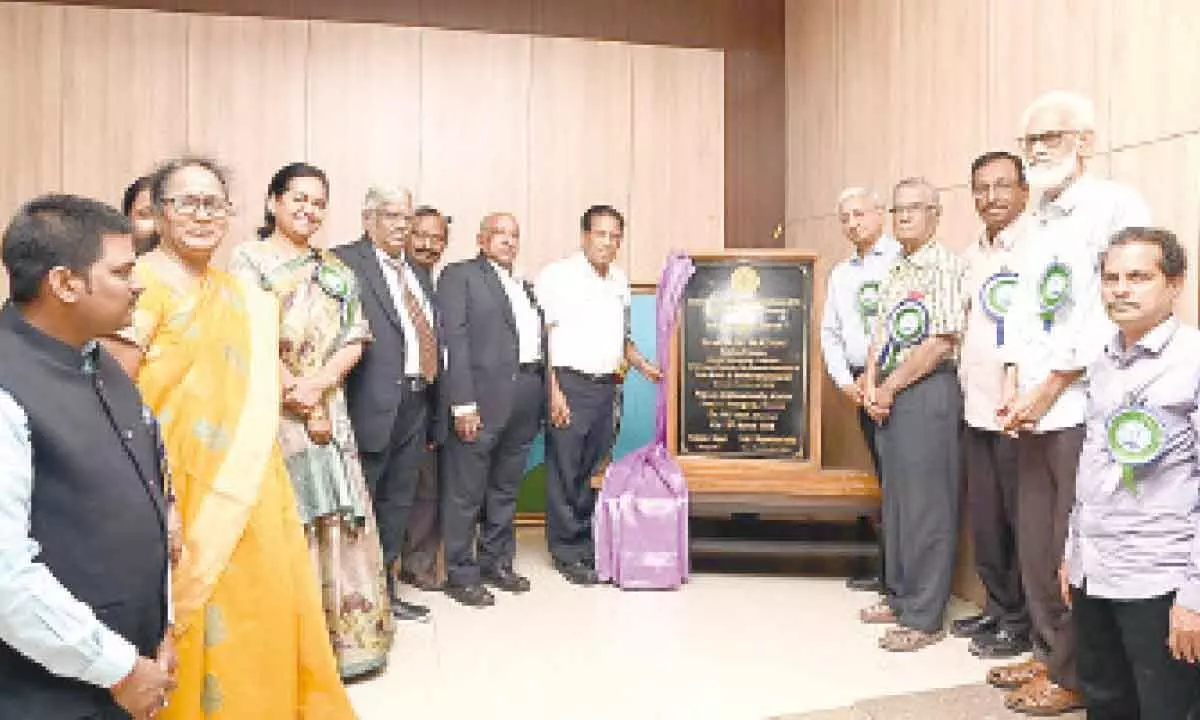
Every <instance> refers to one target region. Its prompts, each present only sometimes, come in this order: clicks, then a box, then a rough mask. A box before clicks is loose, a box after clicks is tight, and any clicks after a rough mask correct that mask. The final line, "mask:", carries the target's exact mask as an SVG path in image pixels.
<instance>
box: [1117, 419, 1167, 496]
mask: <svg viewBox="0 0 1200 720" xmlns="http://www.w3.org/2000/svg"><path fill="white" fill-rule="evenodd" d="M1164 437H1165V432H1164V431H1163V425H1162V423H1161V422H1159V420H1158V418H1157V417H1155V416H1154V413H1152V412H1150V411H1149V410H1147V409H1146V408H1143V407H1139V406H1136V405H1126V406H1123V407H1121V408H1118V409H1117V411H1116V412H1114V413H1113V414H1112V415H1110V416H1109V418H1108V423H1107V425H1106V429H1105V438H1106V439H1107V440H1108V452H1109V455H1111V456H1112V459H1113V460H1115V461H1116V462H1118V463H1120V464H1121V484H1122V485H1124V486H1125V487H1126V489H1128V490H1129V492H1131V493H1132V492H1136V491H1137V483H1136V482H1135V481H1134V477H1133V469H1134V468H1135V467H1138V466H1141V465H1148V464H1150V463H1152V462H1154V461H1155V460H1157V459H1158V456H1159V455H1160V454H1162V451H1163V444H1164V442H1163V441H1164Z"/></svg>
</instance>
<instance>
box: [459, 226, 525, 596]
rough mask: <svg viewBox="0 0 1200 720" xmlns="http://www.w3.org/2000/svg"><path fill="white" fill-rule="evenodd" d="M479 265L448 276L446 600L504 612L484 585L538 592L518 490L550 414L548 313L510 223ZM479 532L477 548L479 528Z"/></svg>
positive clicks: (482, 229)
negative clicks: (522, 535)
mask: <svg viewBox="0 0 1200 720" xmlns="http://www.w3.org/2000/svg"><path fill="white" fill-rule="evenodd" d="M476 239H477V241H478V243H479V255H478V256H476V257H475V258H473V259H471V260H463V261H461V262H457V263H452V264H450V265H448V266H446V269H445V270H443V271H442V274H441V277H439V278H438V289H437V301H438V307H439V308H440V312H441V317H442V330H443V337H444V338H445V347H446V372H445V376H444V377H443V378H442V380H441V382H440V383H439V387H438V390H439V402H441V403H442V405H443V406H444V407H445V413H444V415H445V416H448V417H449V421H450V424H451V427H450V429H449V432H447V433H446V439H445V443H444V444H443V445H442V449H441V453H440V455H439V456H438V464H439V466H440V468H441V480H442V498H441V500H442V506H441V510H442V538H443V542H444V544H445V548H446V586H445V590H446V594H447V595H449V596H450V597H452V598H454V599H455V600H457V601H458V602H460V603H462V604H464V605H470V606H473V607H487V606H490V605H492V604H494V603H495V598H494V597H493V596H492V594H491V592H490V591H489V590H487V588H485V587H484V584H487V585H492V586H494V587H496V588H498V589H500V590H504V591H505V592H510V593H523V592H526V591H527V590H529V579H528V578H526V577H524V576H522V575H519V574H518V573H517V572H516V571H515V570H514V568H513V559H514V557H515V555H516V538H515V535H514V532H513V521H514V520H515V518H516V514H517V490H518V488H519V487H520V484H521V476H522V474H523V472H524V470H525V460H526V456H527V455H528V454H529V447H530V445H531V444H532V443H533V439H534V437H536V436H537V433H538V429H539V428H540V426H541V423H542V418H543V417H544V414H545V412H544V411H545V406H546V384H545V357H546V351H545V346H544V343H543V333H542V326H543V320H542V317H541V310H540V308H538V306H537V304H536V303H535V302H534V299H533V293H532V290H531V289H530V288H529V287H528V286H527V285H526V284H524V283H523V282H522V281H521V280H519V279H518V278H516V277H514V276H513V263H514V261H515V260H516V257H517V251H518V249H519V248H520V243H521V228H520V226H519V225H518V224H517V219H516V218H515V217H513V216H512V215H510V214H508V213H493V214H491V215H488V216H487V217H485V218H484V219H483V222H482V223H480V226H479V234H478V236H477V238H476ZM477 523H478V525H479V528H478V542H476V524H477Z"/></svg>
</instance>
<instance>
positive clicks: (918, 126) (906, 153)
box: [892, 0, 1007, 186]
mask: <svg viewBox="0 0 1200 720" xmlns="http://www.w3.org/2000/svg"><path fill="white" fill-rule="evenodd" d="M900 28H901V29H902V32H903V37H902V39H901V50H902V51H901V53H900V57H899V64H898V66H897V69H896V79H895V82H896V84H895V86H894V88H893V106H892V107H893V111H894V113H895V117H896V119H897V120H898V121H899V125H900V130H899V136H898V138H897V140H898V142H897V144H896V146H895V151H896V153H897V154H898V155H899V160H898V168H897V169H898V172H899V175H901V176H908V175H921V176H924V177H925V178H927V179H928V180H929V181H931V182H932V183H934V184H935V185H939V186H948V185H959V184H965V183H966V182H967V180H968V178H967V175H968V174H969V168H970V163H971V159H972V158H974V157H975V156H976V155H977V154H978V152H979V148H980V147H982V146H983V145H984V137H985V123H984V115H983V114H982V113H977V112H972V111H971V110H970V109H971V108H978V107H980V106H982V105H983V103H984V102H985V100H986V92H987V70H986V67H987V13H986V8H985V7H984V6H983V5H981V4H979V3H961V2H954V3H947V2H944V0H903V2H902V3H901V11H900ZM1005 147H1007V145H1006V146H1005Z"/></svg>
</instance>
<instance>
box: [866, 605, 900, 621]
mask: <svg viewBox="0 0 1200 720" xmlns="http://www.w3.org/2000/svg"><path fill="white" fill-rule="evenodd" d="M858 619H859V620H862V621H863V622H864V623H866V624H868V625H891V624H892V623H894V622H896V613H895V612H894V611H893V610H892V608H891V606H890V605H888V604H887V603H885V602H878V603H875V604H874V605H872V606H871V607H867V608H863V609H862V610H859V611H858Z"/></svg>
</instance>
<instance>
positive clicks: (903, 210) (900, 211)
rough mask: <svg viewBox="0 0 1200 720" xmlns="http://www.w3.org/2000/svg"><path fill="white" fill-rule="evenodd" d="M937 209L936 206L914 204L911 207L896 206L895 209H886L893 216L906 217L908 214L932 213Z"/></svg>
mask: <svg viewBox="0 0 1200 720" xmlns="http://www.w3.org/2000/svg"><path fill="white" fill-rule="evenodd" d="M937 209H938V206H937V205H925V204H922V203H914V204H912V205H896V206H895V207H890V208H888V212H889V213H891V214H893V215H908V214H916V213H919V212H921V211H922V210H926V211H933V210H937Z"/></svg>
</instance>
